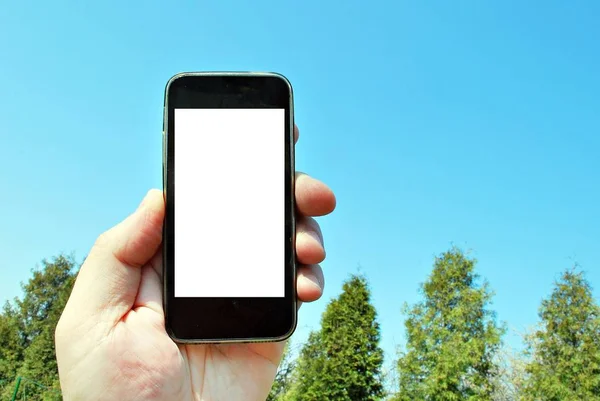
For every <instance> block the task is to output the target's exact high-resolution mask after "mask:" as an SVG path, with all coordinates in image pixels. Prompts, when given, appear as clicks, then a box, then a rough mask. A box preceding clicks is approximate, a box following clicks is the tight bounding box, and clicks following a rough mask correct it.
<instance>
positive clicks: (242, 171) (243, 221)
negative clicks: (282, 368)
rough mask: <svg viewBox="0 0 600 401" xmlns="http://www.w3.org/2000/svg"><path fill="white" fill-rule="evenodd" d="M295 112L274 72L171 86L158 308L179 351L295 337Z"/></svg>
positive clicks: (184, 79) (195, 78) (175, 81)
mask: <svg viewBox="0 0 600 401" xmlns="http://www.w3.org/2000/svg"><path fill="white" fill-rule="evenodd" d="M294 170H295V168H294V106H293V94H292V87H291V84H290V82H289V81H288V80H287V79H286V78H285V77H284V76H282V75H280V74H276V73H250V72H248V73H236V72H193V73H181V74H178V75H175V76H173V77H172V78H171V79H170V80H169V81H168V83H167V86H166V90H165V104H164V129H163V187H164V190H165V199H166V214H165V224H164V233H163V283H164V288H163V302H164V311H165V322H166V329H167V332H168V333H169V335H170V336H171V338H172V339H173V340H174V341H176V342H181V343H226V342H260V341H282V340H285V339H286V338H288V337H289V336H290V335H291V334H292V333H293V332H294V330H295V328H296V320H297V305H296V302H297V301H296V282H295V278H296V257H295V219H294V211H295V204H294Z"/></svg>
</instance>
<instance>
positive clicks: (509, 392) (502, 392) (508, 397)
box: [492, 348, 527, 401]
mask: <svg viewBox="0 0 600 401" xmlns="http://www.w3.org/2000/svg"><path fill="white" fill-rule="evenodd" d="M523 356H524V355H523V354H522V353H521V352H516V351H514V350H512V349H508V348H504V349H502V350H501V351H499V352H498V354H497V355H496V369H497V371H496V374H495V375H494V377H493V379H492V380H493V388H494V393H493V394H492V400H493V401H521V400H522V397H523V387H524V385H525V382H526V380H527V374H526V371H525V366H526V360H525V359H524V358H523Z"/></svg>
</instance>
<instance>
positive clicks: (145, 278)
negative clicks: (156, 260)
mask: <svg viewBox="0 0 600 401" xmlns="http://www.w3.org/2000/svg"><path fill="white" fill-rule="evenodd" d="M139 307H144V308H148V309H150V310H152V311H154V312H156V313H158V314H159V315H160V316H161V317H162V316H163V303H162V281H161V278H160V277H159V275H158V274H157V273H156V270H154V268H153V267H152V265H150V264H147V265H145V266H144V267H142V276H141V281H140V288H139V290H138V293H137V296H136V298H135V301H134V303H133V306H132V308H131V309H136V308H139Z"/></svg>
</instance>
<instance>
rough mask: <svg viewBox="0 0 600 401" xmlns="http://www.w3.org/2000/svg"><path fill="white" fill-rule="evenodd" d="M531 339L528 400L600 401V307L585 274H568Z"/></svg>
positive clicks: (546, 303)
mask: <svg viewBox="0 0 600 401" xmlns="http://www.w3.org/2000/svg"><path fill="white" fill-rule="evenodd" d="M539 316H540V319H541V325H540V327H539V329H538V330H536V331H535V332H534V333H533V335H532V336H531V337H530V338H529V340H528V353H529V355H530V357H531V362H530V363H529V364H528V365H527V373H528V374H529V376H530V378H529V380H528V382H527V385H526V388H525V392H526V397H525V399H526V400H531V401H534V400H535V401H537V400H549V401H553V400H561V401H575V400H577V401H579V400H586V401H594V400H600V307H599V306H598V304H597V303H596V302H595V301H594V298H593V296H592V289H591V287H590V284H589V283H588V282H587V280H586V279H585V277H584V274H583V273H581V272H576V271H575V270H573V269H571V270H567V271H566V272H564V273H563V274H562V276H561V278H560V279H559V280H558V281H557V282H556V284H555V287H554V290H553V291H552V294H551V295H550V297H549V298H547V299H545V300H543V301H542V305H541V307H540V312H539Z"/></svg>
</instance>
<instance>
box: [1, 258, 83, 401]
mask: <svg viewBox="0 0 600 401" xmlns="http://www.w3.org/2000/svg"><path fill="white" fill-rule="evenodd" d="M74 280H75V262H74V260H73V258H71V257H68V256H64V255H60V256H57V257H55V258H53V259H52V260H50V261H48V260H44V261H42V266H41V268H40V269H36V270H34V271H33V277H32V278H31V279H29V281H28V282H27V283H26V284H24V285H23V297H22V299H19V298H17V299H16V300H15V301H14V303H13V304H12V305H10V304H8V305H7V306H5V308H4V311H3V313H2V317H1V318H0V332H1V333H2V334H4V332H6V333H7V336H6V337H5V336H2V337H3V339H2V340H0V355H3V356H4V355H8V356H9V358H10V359H9V360H8V363H7V364H8V365H10V366H9V368H8V369H5V368H2V364H0V369H2V373H1V374H3V375H5V376H6V379H7V382H8V384H5V385H4V388H3V390H2V392H1V393H0V395H1V396H2V399H9V398H10V396H9V394H11V393H12V391H13V388H14V380H15V377H16V376H22V377H25V378H27V379H30V381H29V382H28V383H30V384H31V385H34V383H35V386H36V391H35V393H34V394H28V395H27V399H29V400H36V399H39V400H53V399H56V397H57V395H56V394H57V393H56V389H57V388H58V386H59V381H58V368H57V365H56V356H55V352H54V329H55V327H56V324H57V323H58V319H59V318H60V314H61V313H62V310H63V309H64V306H65V304H66V302H67V299H68V297H69V294H70V293H71V289H72V286H73V283H74ZM3 378H4V377H3ZM45 387H47V388H48V390H47V391H45V390H44V388H45Z"/></svg>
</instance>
